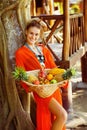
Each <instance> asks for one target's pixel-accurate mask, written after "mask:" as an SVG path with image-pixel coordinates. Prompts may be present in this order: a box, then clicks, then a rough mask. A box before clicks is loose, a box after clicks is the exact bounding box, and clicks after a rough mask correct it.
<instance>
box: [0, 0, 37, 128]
mask: <svg viewBox="0 0 87 130" xmlns="http://www.w3.org/2000/svg"><path fill="white" fill-rule="evenodd" d="M21 2H22V3H21ZM27 3H28V4H29V3H30V0H21V1H16V2H12V1H11V0H9V1H8V3H7V1H4V0H2V2H1V4H2V9H0V130H34V129H35V126H34V125H33V123H32V121H31V117H30V98H29V97H30V94H26V93H25V92H24V91H23V94H22V95H23V97H24V99H25V97H26V98H27V100H26V102H25V100H24V99H23V101H24V102H23V103H22V101H21V100H20V95H19V93H18V91H17V86H16V84H15V80H14V79H13V77H12V71H13V68H14V67H15V57H14V53H15V51H16V50H17V48H19V47H20V46H21V45H22V44H23V43H24V33H23V31H24V27H25V25H26V24H27V22H28V21H29V19H30V14H29V11H30V9H29V8H27V7H26V4H27ZM20 5H21V7H23V8H24V12H20V10H21V9H20ZM0 7H1V5H0ZM25 7H26V8H25ZM27 14H28V15H27ZM19 15H20V18H19ZM24 23H25V24H24ZM23 104H25V105H23Z"/></svg>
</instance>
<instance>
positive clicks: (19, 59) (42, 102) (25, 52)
mask: <svg viewBox="0 0 87 130" xmlns="http://www.w3.org/2000/svg"><path fill="white" fill-rule="evenodd" d="M41 48H42V52H43V55H44V57H45V68H54V67H56V64H55V62H54V59H53V57H52V54H51V52H50V51H49V50H48V48H47V47H45V46H43V45H42V46H41ZM15 57H16V64H17V66H20V67H24V68H25V70H26V71H29V70H35V69H40V68H41V65H40V63H39V61H38V59H37V58H36V56H35V54H34V53H33V52H32V51H31V50H30V49H29V48H27V47H26V46H22V47H21V48H19V49H18V50H17V51H16V53H15ZM23 87H24V89H25V90H26V92H28V88H27V86H23ZM33 94H34V98H35V101H36V104H37V111H36V118H37V119H36V121H37V123H36V124H37V128H36V130H51V125H52V119H51V117H53V116H51V113H50V111H49V108H48V104H49V101H50V99H51V98H52V97H54V98H55V99H56V100H57V101H58V102H59V103H60V104H61V105H62V98H61V91H60V89H59V88H58V89H57V90H56V91H55V93H54V94H53V95H51V96H50V97H47V98H41V97H39V96H38V95H37V94H36V93H33ZM63 130H65V127H64V128H63Z"/></svg>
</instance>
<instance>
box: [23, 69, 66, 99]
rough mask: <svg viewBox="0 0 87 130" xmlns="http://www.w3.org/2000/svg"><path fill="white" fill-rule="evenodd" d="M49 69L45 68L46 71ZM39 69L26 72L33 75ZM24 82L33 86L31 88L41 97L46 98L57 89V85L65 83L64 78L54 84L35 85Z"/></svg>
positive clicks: (36, 73)
mask: <svg viewBox="0 0 87 130" xmlns="http://www.w3.org/2000/svg"><path fill="white" fill-rule="evenodd" d="M48 70H49V69H46V71H48ZM38 72H39V70H34V71H28V72H27V74H28V75H30V74H33V75H35V76H37V75H38ZM23 82H24V83H26V84H27V85H28V86H30V87H33V90H34V91H35V92H36V93H37V94H38V95H39V96H40V97H42V98H46V97H49V96H51V95H52V94H53V93H54V92H55V91H56V90H57V89H58V87H60V86H62V85H63V84H65V82H66V80H64V81H62V82H58V83H55V84H43V85H35V84H32V83H29V82H26V81H23Z"/></svg>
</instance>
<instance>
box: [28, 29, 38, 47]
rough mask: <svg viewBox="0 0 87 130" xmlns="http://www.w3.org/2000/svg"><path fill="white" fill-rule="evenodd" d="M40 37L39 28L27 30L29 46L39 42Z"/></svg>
mask: <svg viewBox="0 0 87 130" xmlns="http://www.w3.org/2000/svg"><path fill="white" fill-rule="evenodd" d="M39 36H40V29H39V28H37V27H30V28H29V29H28V30H26V40H27V42H28V44H31V45H32V44H34V43H36V42H37V40H38V39H39Z"/></svg>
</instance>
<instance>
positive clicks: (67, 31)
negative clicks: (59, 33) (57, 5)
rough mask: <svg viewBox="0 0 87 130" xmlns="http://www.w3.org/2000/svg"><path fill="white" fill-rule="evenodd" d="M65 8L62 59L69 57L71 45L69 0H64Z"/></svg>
mask: <svg viewBox="0 0 87 130" xmlns="http://www.w3.org/2000/svg"><path fill="white" fill-rule="evenodd" d="M63 9H64V31H63V38H64V42H63V44H64V45H63V52H62V53H63V55H62V60H68V58H69V46H70V23H69V21H70V20H69V0H64V1H63Z"/></svg>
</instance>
